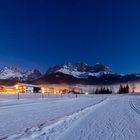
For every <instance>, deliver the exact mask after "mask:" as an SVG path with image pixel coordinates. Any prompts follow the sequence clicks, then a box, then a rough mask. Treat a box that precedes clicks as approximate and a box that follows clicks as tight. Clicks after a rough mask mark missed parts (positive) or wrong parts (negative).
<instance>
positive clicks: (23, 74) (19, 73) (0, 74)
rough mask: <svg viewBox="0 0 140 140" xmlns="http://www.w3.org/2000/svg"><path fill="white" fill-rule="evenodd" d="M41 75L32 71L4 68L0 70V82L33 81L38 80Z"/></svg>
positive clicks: (36, 71)
mask: <svg viewBox="0 0 140 140" xmlns="http://www.w3.org/2000/svg"><path fill="white" fill-rule="evenodd" d="M40 76H41V73H40V72H39V71H38V70H36V69H34V70H31V71H26V70H22V69H19V68H16V67H4V68H1V69H0V80H7V79H18V80H23V81H25V80H34V79H36V78H39V77H40Z"/></svg>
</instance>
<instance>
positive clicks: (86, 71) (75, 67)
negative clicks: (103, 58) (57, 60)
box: [46, 62, 112, 78]
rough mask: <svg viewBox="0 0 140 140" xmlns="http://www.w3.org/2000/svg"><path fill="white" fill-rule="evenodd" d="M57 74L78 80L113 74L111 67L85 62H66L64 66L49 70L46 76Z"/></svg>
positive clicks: (60, 65)
mask: <svg viewBox="0 0 140 140" xmlns="http://www.w3.org/2000/svg"><path fill="white" fill-rule="evenodd" d="M57 72H61V73H64V74H68V75H72V76H74V77H77V78H87V77H88V76H97V77H100V76H101V75H103V74H109V73H112V71H111V69H110V68H109V67H107V66H105V65H103V64H99V63H98V64H95V65H94V66H92V65H88V64H86V63H83V62H78V63H74V64H71V63H69V62H65V63H64V64H59V65H56V66H54V67H51V68H49V70H48V71H47V73H46V74H47V75H48V74H52V73H57Z"/></svg>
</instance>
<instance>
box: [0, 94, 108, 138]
mask: <svg viewBox="0 0 140 140" xmlns="http://www.w3.org/2000/svg"><path fill="white" fill-rule="evenodd" d="M104 99H105V97H102V96H100V97H99V98H94V97H93V96H91V97H87V96H79V97H78V98H75V96H74V97H63V98H61V97H56V98H51V97H50V98H46V99H43V100H42V99H32V100H31V99H29V100H20V101H18V100H11V101H9V100H8V101H5V100H4V101H1V103H0V138H3V137H5V136H9V135H12V134H15V133H19V132H22V131H27V130H28V129H30V128H32V127H33V128H34V127H40V126H42V125H43V124H45V125H47V126H48V125H50V124H53V123H55V122H57V121H58V120H59V119H60V118H62V117H64V116H68V115H71V114H73V113H75V112H78V111H80V110H82V109H84V108H87V107H89V106H92V105H95V104H97V103H99V102H101V101H102V100H104Z"/></svg>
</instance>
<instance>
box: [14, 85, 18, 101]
mask: <svg viewBox="0 0 140 140" xmlns="http://www.w3.org/2000/svg"><path fill="white" fill-rule="evenodd" d="M15 88H16V91H17V99H18V100H19V92H18V85H15Z"/></svg>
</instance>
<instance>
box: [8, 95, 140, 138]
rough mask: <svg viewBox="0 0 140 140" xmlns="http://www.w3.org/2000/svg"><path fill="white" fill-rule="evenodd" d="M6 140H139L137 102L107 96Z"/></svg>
mask: <svg viewBox="0 0 140 140" xmlns="http://www.w3.org/2000/svg"><path fill="white" fill-rule="evenodd" d="M96 98H98V97H96ZM8 139H9V140H16V139H17V140H20V139H21V140H139V139H140V98H139V97H137V96H132V95H124V96H120V95H118V96H116V95H115V96H108V98H107V99H106V100H103V101H100V102H98V103H97V104H95V105H92V106H89V107H86V108H83V109H82V110H80V111H77V112H75V113H73V114H72V115H69V116H65V117H62V118H61V119H60V120H58V121H57V122H55V123H54V124H52V125H49V126H45V125H43V126H40V127H34V128H32V129H29V130H28V131H24V132H22V133H19V134H16V135H12V136H11V137H9V138H8Z"/></svg>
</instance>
